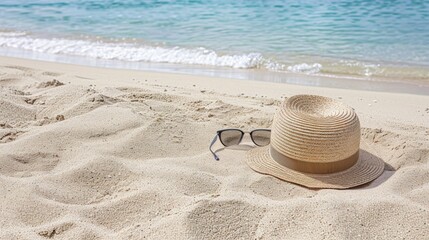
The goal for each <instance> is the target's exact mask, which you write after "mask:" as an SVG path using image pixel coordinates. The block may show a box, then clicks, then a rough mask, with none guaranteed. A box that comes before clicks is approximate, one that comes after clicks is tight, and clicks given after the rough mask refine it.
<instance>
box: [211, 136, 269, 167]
mask: <svg viewBox="0 0 429 240" xmlns="http://www.w3.org/2000/svg"><path fill="white" fill-rule="evenodd" d="M231 130H234V131H238V132H240V133H241V137H240V140H239V141H238V144H240V143H241V140H243V137H244V134H246V133H248V134H249V135H250V139H251V140H252V142H253V144H255V145H256V146H258V147H261V146H262V145H259V144H257V143H256V142H255V140H254V139H253V133H254V132H257V131H267V132H271V129H268V128H258V129H254V130H252V131H250V132H249V131H243V130H241V129H238V128H226V129H221V130H218V131H216V136H215V137H214V138H213V140H212V142H211V144H210V147H209V150H210V152H211V153H212V154H213V156H214V158H215V160H219V157H218V156H217V155H216V153H215V152H213V150H212V146H213V145H214V144H215V142H216V141H217V139H218V138H219V141H220V143H222V145H223V146H225V147H226V146H227V145H226V144H224V143H223V142H222V138H221V134H222V132H225V131H231ZM234 145H235V144H234ZM230 146H232V145H230ZM264 146H265V145H264Z"/></svg>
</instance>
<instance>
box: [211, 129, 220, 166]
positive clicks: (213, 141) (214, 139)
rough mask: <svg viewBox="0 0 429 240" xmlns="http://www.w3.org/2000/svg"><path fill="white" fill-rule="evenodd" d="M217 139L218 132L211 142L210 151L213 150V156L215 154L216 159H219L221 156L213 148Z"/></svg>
mask: <svg viewBox="0 0 429 240" xmlns="http://www.w3.org/2000/svg"><path fill="white" fill-rule="evenodd" d="M216 140H217V134H216V136H215V137H214V138H213V140H212V143H211V144H210V147H209V150H210V152H212V154H213V156H214V158H215V160H219V157H218V156H217V155H216V153H214V152H213V150H212V147H213V145H214V144H215V142H216Z"/></svg>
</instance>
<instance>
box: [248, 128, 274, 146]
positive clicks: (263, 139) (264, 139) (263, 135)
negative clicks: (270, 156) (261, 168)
mask: <svg viewBox="0 0 429 240" xmlns="http://www.w3.org/2000/svg"><path fill="white" fill-rule="evenodd" d="M251 136H252V140H253V142H254V143H255V144H256V145H258V146H267V145H268V144H270V137H271V132H270V131H267V130H255V131H253V132H252V134H251Z"/></svg>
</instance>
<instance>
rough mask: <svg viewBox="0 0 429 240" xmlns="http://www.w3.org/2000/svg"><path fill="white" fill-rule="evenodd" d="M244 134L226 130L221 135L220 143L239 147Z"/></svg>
mask: <svg viewBox="0 0 429 240" xmlns="http://www.w3.org/2000/svg"><path fill="white" fill-rule="evenodd" d="M242 135H243V133H242V132H240V131H238V130H226V131H223V132H221V133H220V136H219V138H220V141H221V142H222V143H223V145H225V146H227V147H228V146H232V145H237V144H239V143H240V141H241V137H242Z"/></svg>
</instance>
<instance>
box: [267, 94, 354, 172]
mask: <svg viewBox="0 0 429 240" xmlns="http://www.w3.org/2000/svg"><path fill="white" fill-rule="evenodd" d="M359 144H360V123H359V118H358V116H357V115H356V113H355V111H354V110H353V109H352V108H350V107H349V106H347V105H345V104H343V103H341V102H339V101H337V100H334V99H331V98H327V97H322V96H314V95H296V96H293V97H291V98H289V99H288V100H286V101H284V102H283V104H282V105H281V107H280V109H279V110H278V112H277V113H276V115H275V117H274V121H273V125H272V130H271V148H272V150H273V151H275V152H276V154H277V155H283V156H284V157H286V158H288V159H293V160H296V161H299V162H303V163H309V164H312V163H323V164H329V163H332V164H334V163H336V162H340V161H343V160H346V159H347V158H350V157H351V156H354V155H355V154H357V153H358V151H359Z"/></svg>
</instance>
